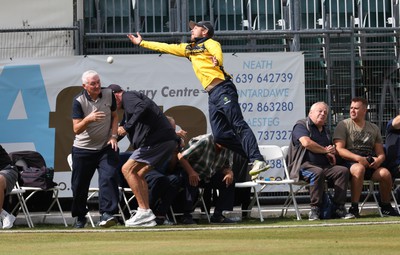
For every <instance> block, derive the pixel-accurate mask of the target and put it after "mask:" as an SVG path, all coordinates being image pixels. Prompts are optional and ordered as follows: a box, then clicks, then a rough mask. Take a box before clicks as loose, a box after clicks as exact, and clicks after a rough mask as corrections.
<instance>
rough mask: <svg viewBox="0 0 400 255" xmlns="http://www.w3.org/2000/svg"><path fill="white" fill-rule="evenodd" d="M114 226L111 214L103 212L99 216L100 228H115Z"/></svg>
mask: <svg viewBox="0 0 400 255" xmlns="http://www.w3.org/2000/svg"><path fill="white" fill-rule="evenodd" d="M116 224H117V221H116V220H115V218H114V216H112V215H111V214H109V213H106V212H105V213H103V214H102V215H101V216H100V222H99V226H100V227H103V228H109V227H112V226H115V225H116Z"/></svg>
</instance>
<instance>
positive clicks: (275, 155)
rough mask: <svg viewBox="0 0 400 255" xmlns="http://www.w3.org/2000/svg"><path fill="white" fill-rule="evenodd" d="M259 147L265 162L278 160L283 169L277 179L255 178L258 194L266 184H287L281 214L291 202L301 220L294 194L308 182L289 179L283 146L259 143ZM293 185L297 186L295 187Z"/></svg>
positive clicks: (284, 212)
mask: <svg viewBox="0 0 400 255" xmlns="http://www.w3.org/2000/svg"><path fill="white" fill-rule="evenodd" d="M259 148H260V152H261V154H262V155H263V157H264V159H265V160H266V161H267V162H268V161H271V162H272V161H274V162H275V163H277V162H280V163H281V166H282V167H281V169H282V170H283V172H282V173H281V174H282V177H281V179H279V180H268V179H264V180H256V183H258V184H260V185H261V188H260V189H259V191H258V194H260V193H261V192H262V191H263V190H264V189H265V188H267V187H268V186H274V185H284V186H287V187H288V188H289V194H288V196H287V198H286V201H285V203H284V204H283V207H282V213H281V216H284V215H286V213H287V211H288V209H289V207H290V205H291V204H293V207H294V211H295V213H296V218H297V220H301V214H300V211H299V208H298V205H297V201H296V194H297V192H298V191H299V190H301V189H302V188H303V187H304V186H306V185H308V183H306V182H295V181H294V180H292V179H290V177H289V172H288V169H287V165H286V160H285V155H284V150H285V148H284V150H282V148H281V147H279V146H277V145H260V146H259ZM294 186H297V188H296V187H294Z"/></svg>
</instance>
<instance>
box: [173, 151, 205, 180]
mask: <svg viewBox="0 0 400 255" xmlns="http://www.w3.org/2000/svg"><path fill="white" fill-rule="evenodd" d="M178 160H179V163H180V164H181V166H182V167H183V169H184V170H185V172H186V173H187V175H188V176H189V183H190V185H191V186H197V185H199V181H200V177H199V174H198V173H197V172H196V171H195V170H194V169H193V167H192V166H191V165H190V163H189V161H188V160H187V159H185V158H184V157H183V155H182V153H178Z"/></svg>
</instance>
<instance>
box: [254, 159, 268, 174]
mask: <svg viewBox="0 0 400 255" xmlns="http://www.w3.org/2000/svg"><path fill="white" fill-rule="evenodd" d="M270 168H271V166H270V165H268V164H267V163H266V162H265V161H261V160H254V162H253V168H252V169H251V170H250V172H249V174H250V175H257V174H259V173H261V172H264V171H267V170H268V169H270Z"/></svg>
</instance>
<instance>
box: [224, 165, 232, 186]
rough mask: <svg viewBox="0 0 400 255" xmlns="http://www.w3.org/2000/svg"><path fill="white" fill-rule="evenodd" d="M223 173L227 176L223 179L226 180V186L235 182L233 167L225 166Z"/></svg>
mask: <svg viewBox="0 0 400 255" xmlns="http://www.w3.org/2000/svg"><path fill="white" fill-rule="evenodd" d="M223 173H224V175H225V176H224V179H222V181H223V182H225V184H226V187H228V186H229V185H231V184H232V183H233V171H232V169H231V168H225V169H224V170H223Z"/></svg>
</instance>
